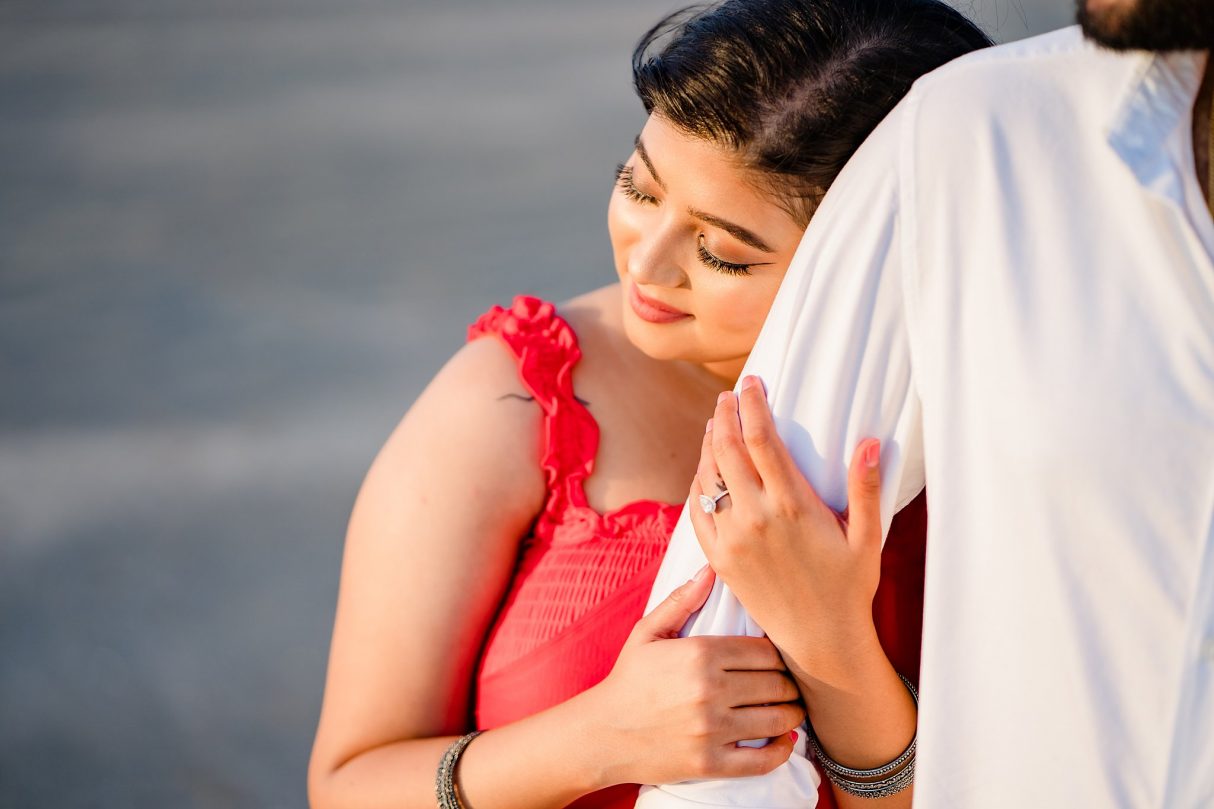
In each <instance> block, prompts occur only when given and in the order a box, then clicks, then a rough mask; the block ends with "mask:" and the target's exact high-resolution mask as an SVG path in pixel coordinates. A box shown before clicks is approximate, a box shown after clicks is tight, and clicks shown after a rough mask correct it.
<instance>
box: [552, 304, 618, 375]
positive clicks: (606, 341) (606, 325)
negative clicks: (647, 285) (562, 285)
mask: <svg viewBox="0 0 1214 809" xmlns="http://www.w3.org/2000/svg"><path fill="white" fill-rule="evenodd" d="M621 306H622V300H621V297H620V285H619V284H611V285H609V286H605V287H601V288H599V289H595V290H592V291H590V292H587V293H585V294H582V295H578V296H577V297H576V298H571V299H569V300H567V301H565V302H564V303H561V304H559V305H558V306H557V311H558V312H560V314H561V316H562V317H564V318H565V320H566V321H567V322H568V323H569V326H570V327H571V328H572V329H573V331H574V332H575V333H576V334H577V337H578V342H579V343H580V345H581V348H582V354H583V356H584V357H586V358H589V360H590V363H591V364H595V365H597V364H599V363H601V362H609V363H610V362H618V361H620V360H622V359H623V358H625V357H627V356H630V355H631V354H632V353H633V352H634V351H635V350H636V349H635V348H634V347H633V345H632V343H630V342H629V341H628V336H627V334H625V333H624V321H623V317H622V310H621Z"/></svg>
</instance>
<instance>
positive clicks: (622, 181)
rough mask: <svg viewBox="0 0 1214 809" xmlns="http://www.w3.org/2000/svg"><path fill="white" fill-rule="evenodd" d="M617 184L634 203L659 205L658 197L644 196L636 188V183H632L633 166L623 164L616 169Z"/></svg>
mask: <svg viewBox="0 0 1214 809" xmlns="http://www.w3.org/2000/svg"><path fill="white" fill-rule="evenodd" d="M615 184H616V185H617V186H619V189H620V191H622V192H624V196H626V197H628V199H630V200H632V201H633V202H639V203H641V204H642V205H657V204H658V200H657V197H651V196H649V195H648V194H642V193H641V191H640V189H638V188H637V187H636V183H634V182H633V181H632V166H625V165H624V164H623V163H621V164H620V165H618V166H616V167H615Z"/></svg>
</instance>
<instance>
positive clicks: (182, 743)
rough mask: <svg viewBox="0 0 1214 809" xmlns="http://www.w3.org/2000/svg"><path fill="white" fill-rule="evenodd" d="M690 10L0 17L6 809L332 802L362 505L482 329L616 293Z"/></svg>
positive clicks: (1050, 7) (115, 10) (0, 794)
mask: <svg viewBox="0 0 1214 809" xmlns="http://www.w3.org/2000/svg"><path fill="white" fill-rule="evenodd" d="M677 5H681V3H670V2H666V1H665V0H663V1H662V2H659V3H656V4H655V3H651V2H641V1H640V0H627V1H626V2H612V3H610V4H608V3H602V2H586V1H585V0H579V1H578V2H572V0H550V1H549V2H543V1H542V0H520V1H518V2H510V3H488V2H482V3H476V2H469V0H459V1H458V2H451V0H446V2H437V1H436V2H425V3H403V4H402V3H391V2H386V1H379V2H377V1H376V0H341V1H340V2H338V0H323V1H322V0H262V2H258V3H248V2H245V1H244V0H241V1H237V0H212V1H211V2H206V1H205V0H111V2H108V3H104V4H97V3H91V2H83V0H76V1H74V2H73V1H68V0H62V1H60V2H48V1H47V0H43V2H34V1H33V0H29V1H28V2H11V1H9V0H0V807H22V809H24V808H25V807H111V806H112V807H164V806H174V807H204V806H205V807H212V806H222V807H278V806H283V807H288V806H290V807H298V806H302V805H304V804H305V795H304V770H305V765H306V758H307V753H308V748H309V745H310V742H311V735H312V732H313V729H314V725H315V721H316V715H317V711H318V708H319V699H320V692H321V685H322V680H323V674H324V661H325V655H326V652H327V643H328V633H329V627H330V622H331V618H332V610H333V604H334V599H335V595H336V586H337V575H338V566H339V557H340V550H341V541H342V534H343V530H344V525H345V521H346V518H347V516H348V512H349V508H350V504H351V502H352V500H353V497H354V494H355V492H356V490H357V487H358V484H359V481H360V479H361V476H362V474H363V472H364V470H365V469H366V467H367V464H368V463H369V462H370V460H371V458H372V457H373V455H374V453H375V451H376V449H377V447H378V446H379V444H380V443H381V442H382V440H383V439H384V437H385V436H386V434H387V433H388V431H389V430H390V429H391V428H392V427H393V425H394V424H395V422H396V421H397V420H398V419H399V417H400V415H401V414H402V413H403V411H404V410H405V408H407V406H408V404H409V403H410V401H412V399H413V398H414V397H415V396H416V395H417V393H418V392H419V391H420V390H421V388H422V386H423V385H424V384H425V381H426V380H427V379H428V378H429V377H430V376H431V375H432V374H433V373H434V371H435V370H436V369H437V368H438V367H439V366H440V365H441V363H442V362H443V360H444V359H445V357H447V356H448V355H450V353H451V352H452V351H453V350H454V349H455V348H456V347H457V346H458V345H459V344H460V342H461V340H462V335H463V331H464V326H465V324H466V323H467V322H468V321H469V320H471V319H472V318H473V317H474V316H475V315H476V314H477V313H479V312H480V311H481V310H483V309H484V308H486V307H487V306H488V305H489V304H490V303H493V302H501V301H506V300H508V299H509V297H510V296H511V295H513V294H515V293H518V292H538V293H542V294H544V295H545V296H547V297H550V298H553V299H557V300H559V299H562V298H564V297H568V296H570V295H573V294H575V293H577V292H580V291H583V290H585V289H588V288H592V287H594V286H597V285H600V284H602V283H607V282H608V281H610V279H611V264H610V254H609V251H608V245H607V240H606V233H605V228H604V224H603V219H604V212H605V209H606V200H607V194H608V191H609V185H610V176H611V172H612V169H613V167H614V165H615V163H616V162H618V160H620V159H621V158H622V157H624V156H625V155H626V153H627V152H628V151H629V143H630V141H631V138H632V136H633V135H634V134H635V132H636V131H637V130H638V129H639V126H640V124H641V122H642V120H643V116H642V112H641V109H640V106H639V104H637V102H636V101H635V100H634V99H633V98H632V96H631V93H630V89H629V83H628V78H629V73H628V56H629V54H630V51H631V45H632V43H633V42H634V41H635V39H636V37H637V36H638V35H639V34H640V32H641V31H643V30H644V28H646V27H647V25H648V24H649V23H651V22H652V21H654V20H655V19H656V17H657V16H658V14H659V13H660V12H661V10H662V9H667V8H673V7H675V6H677ZM969 10H970V11H971V13H973V14H975V15H976V16H977V17H978V18H979V19H980V20H981V21H982V22H983V24H984V25H985V26H986V27H987V28H988V30H991V31H992V32H994V33H995V34H996V35H997V36H998V37H999V38H1001V39H1012V38H1017V37H1019V36H1022V35H1024V34H1026V33H1028V32H1035V31H1043V30H1048V29H1050V28H1053V27H1057V26H1059V25H1063V24H1066V23H1067V21H1068V18H1069V16H1070V9H1069V6H1068V5H1066V4H1065V0H1062V2H1058V3H1049V2H1038V3H1032V2H1028V1H1027V0H1026V2H1024V3H1022V4H1016V3H1008V2H1005V0H1000V1H999V2H991V0H980V1H979V2H977V3H975V4H974V5H973V6H971V7H969Z"/></svg>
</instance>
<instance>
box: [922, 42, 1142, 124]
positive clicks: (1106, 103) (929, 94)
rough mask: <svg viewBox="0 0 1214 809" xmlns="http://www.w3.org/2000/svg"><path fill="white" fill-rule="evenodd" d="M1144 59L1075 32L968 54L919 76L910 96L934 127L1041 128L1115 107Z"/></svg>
mask: <svg viewBox="0 0 1214 809" xmlns="http://www.w3.org/2000/svg"><path fill="white" fill-rule="evenodd" d="M1143 59H1144V54H1143V53H1141V52H1114V51H1110V50H1108V49H1105V48H1101V47H1099V46H1097V45H1095V44H1093V43H1092V42H1090V41H1088V40H1087V39H1086V38H1085V37H1084V36H1083V32H1082V31H1081V30H1080V29H1079V27H1078V26H1072V27H1069V28H1063V29H1060V30H1057V31H1051V32H1050V33H1047V34H1042V35H1040V36H1036V37H1031V38H1029V39H1023V40H1019V41H1017V42H1011V43H1008V44H1006V45H1000V46H996V47H993V48H987V49H985V50H981V51H975V52H973V53H970V54H966V55H965V56H962V57H960V58H958V59H955V60H953V61H952V62H949V63H948V64H946V65H944V66H943V67H941V68H939V69H937V70H935V71H933V72H932V73H929V74H927V75H926V76H924V77H923V78H921V79H920V80H919V81H918V82H916V84H915V87H914V89H913V90H912V93H911V95H912V99H913V103H914V105H915V106H916V107H918V108H919V109H920V110H922V111H923V112H922V114H921V116H918V117H919V118H920V120H923V121H925V122H926V123H929V124H930V123H932V122H936V123H940V124H943V125H947V126H949V127H957V126H959V125H962V126H964V125H975V126H979V127H981V126H983V125H987V126H989V125H990V124H992V123H995V124H998V125H1000V128H1012V129H1015V128H1018V127H1036V126H1040V125H1041V123H1042V122H1043V121H1042V116H1043V115H1048V114H1050V113H1052V112H1056V111H1061V110H1062V109H1064V108H1070V110H1071V112H1073V113H1096V112H1098V109H1097V108H1107V109H1111V108H1112V106H1113V105H1114V104H1115V103H1116V101H1117V97H1118V95H1119V90H1120V88H1121V87H1122V86H1124V83H1125V81H1126V79H1127V77H1128V76H1129V75H1130V74H1132V73H1134V72H1136V71H1137V70H1138V69H1140V65H1141V64H1142V61H1143ZM941 118H942V119H943V120H942V121H941V120H938V119H941ZM1051 123H1054V124H1056V125H1060V124H1062V123H1063V122H1061V121H1053V122H1051Z"/></svg>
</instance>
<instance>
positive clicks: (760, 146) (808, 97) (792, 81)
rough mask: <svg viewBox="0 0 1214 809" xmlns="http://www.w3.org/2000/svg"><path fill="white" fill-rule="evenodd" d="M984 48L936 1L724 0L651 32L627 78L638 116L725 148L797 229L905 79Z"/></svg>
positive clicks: (901, 91)
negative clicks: (640, 110) (640, 108)
mask: <svg viewBox="0 0 1214 809" xmlns="http://www.w3.org/2000/svg"><path fill="white" fill-rule="evenodd" d="M990 44H991V41H990V40H989V39H988V38H987V36H986V35H985V34H984V33H982V31H981V30H980V29H979V28H978V27H977V26H975V25H974V24H973V23H971V22H970V21H969V20H967V19H966V18H965V17H964V16H962V15H961V14H960V13H959V12H958V11H956V10H955V9H953V8H950V7H949V6H947V5H945V4H944V3H942V2H939V1H938V0H725V2H722V3H719V4H716V5H713V6H709V7H702V6H700V7H692V8H688V9H684V10H683V11H678V12H675V13H674V14H671V15H669V16H667V17H665V18H664V19H663V20H662V21H661V22H659V23H658V24H657V25H655V26H654V27H653V28H651V29H650V30H649V31H648V32H647V33H646V34H645V36H643V37H642V38H641V41H640V43H639V44H638V45H637V47H636V50H635V51H634V52H633V54H632V75H633V84H634V86H635V87H636V91H637V95H639V96H640V98H641V102H642V103H643V104H644V105H645V109H646V111H647V112H650V113H656V114H659V115H661V116H662V117H663V118H665V119H666V120H667V121H669V122H670V123H672V124H674V125H675V126H676V127H678V128H679V129H681V130H683V131H685V132H687V133H689V134H692V135H694V136H697V137H702V138H705V139H708V140H711V141H714V142H716V143H720V144H722V145H724V146H726V147H729V148H731V149H733V150H735V151H736V152H737V154H738V157H739V159H740V160H741V163H742V165H743V166H744V167H745V168H747V169H750V170H752V171H754V172H756V173H757V179H758V180H759V181H760V182H761V183H762V184H763V185H764V186H765V187H766V189H767V190H768V191H771V192H773V193H774V194H775V195H776V197H777V198H779V199H781V200H783V201H784V202H785V203H786V204H785V207H786V208H787V210H788V211H789V213H790V214H792V216H793V217H794V218H795V219H797V220H798V221H801V222H802V223H805V222H808V221H809V217H810V215H811V214H812V213H813V210H814V208H816V207H817V203H818V202H819V201H820V200H821V198H822V195H823V194H825V193H826V189H828V188H829V187H830V185H831V183H832V182H834V179H835V177H836V176H837V175H838V174H839V172H840V171H841V170H842V168H843V165H844V164H845V163H846V162H847V161H848V159H849V158H850V157H851V156H852V153H854V152H855V151H856V149H857V148H859V146H860V144H861V143H863V142H864V139H865V138H866V137H868V135H869V134H870V133H871V132H872V131H873V129H875V128H876V126H877V124H879V123H880V122H881V119H882V118H884V117H885V116H886V114H888V113H889V111H890V110H891V109H893V107H894V105H896V104H897V103H898V101H899V99H901V98H902V96H904V95H905V94H906V92H907V91H908V90H909V89H910V86H911V84H912V83H913V82H914V81H915V79H917V78H918V77H919V76H921V75H923V74H924V73H927V72H929V71H931V70H933V69H935V68H937V67H939V66H940V65H942V64H944V63H945V62H948V61H950V60H952V59H954V58H956V57H958V56H960V55H962V54H964V53H968V52H969V51H972V50H977V49H978V48H983V47H986V46H988V45H990Z"/></svg>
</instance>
